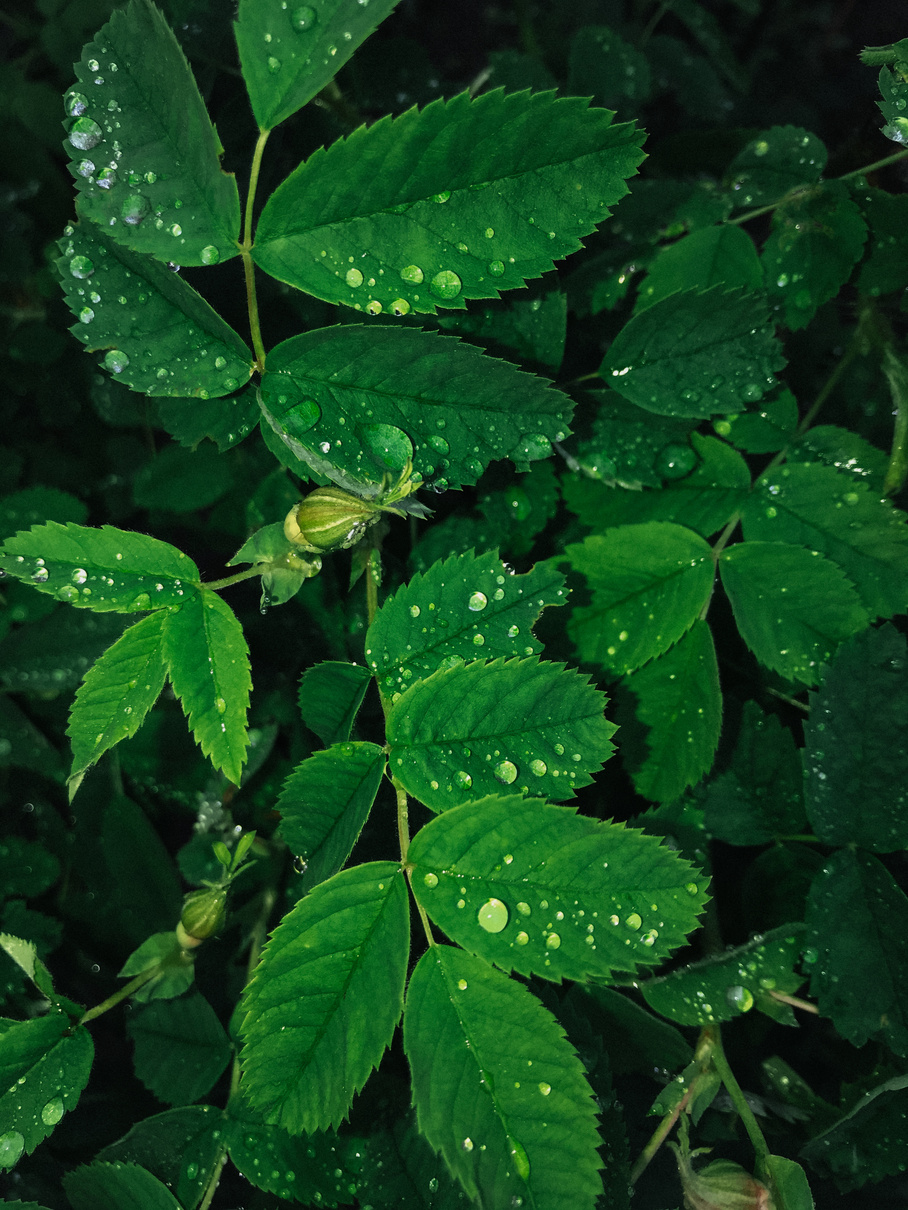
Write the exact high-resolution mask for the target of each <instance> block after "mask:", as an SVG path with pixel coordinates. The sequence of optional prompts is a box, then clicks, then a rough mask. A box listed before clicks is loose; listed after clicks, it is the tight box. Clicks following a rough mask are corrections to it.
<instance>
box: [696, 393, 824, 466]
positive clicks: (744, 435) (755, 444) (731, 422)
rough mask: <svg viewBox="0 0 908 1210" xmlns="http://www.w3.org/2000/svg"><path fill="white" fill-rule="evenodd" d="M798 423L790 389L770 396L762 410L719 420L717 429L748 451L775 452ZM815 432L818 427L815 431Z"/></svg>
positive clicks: (734, 443) (795, 406) (737, 446)
mask: <svg viewBox="0 0 908 1210" xmlns="http://www.w3.org/2000/svg"><path fill="white" fill-rule="evenodd" d="M797 425H798V403H797V400H796V399H795V397H794V395H792V393H791V391H783V392H782V393H781V395H779V396H778V398H777V399H769V400H767V401H766V403H765V404H764V406H763V407H762V408H761V409H760V411H759V412H743V413H741V414H740V415H738V416H730V417H729V418H728V419H727V420H717V421H716V422H715V424H714V426H713V427H714V428H715V430H716V432H717V433H718V434H719V435H720V436H721V437H726V438H727V439H728V440H729V441H730V442H731V444H732V445H733V446H735V447H736V448H737V449H739V450H745V451H746V452H747V453H748V454H774V453H775V452H776V450H780V449H782V447H783V446H786V445H788V443H789V442H790V441H791V440H792V438H793V437H794V435H795V429H796V428H797ZM812 431H813V432H816V430H815V429H814V430H812Z"/></svg>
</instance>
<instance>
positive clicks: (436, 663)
mask: <svg viewBox="0 0 908 1210" xmlns="http://www.w3.org/2000/svg"><path fill="white" fill-rule="evenodd" d="M565 596H566V593H565V591H564V576H562V575H561V574H560V572H558V571H556V570H555V569H554V568H553V567H551V566H550V565H548V564H545V563H540V564H537V565H536V566H535V567H533V568H531V570H530V571H529V572H527V573H526V575H522V576H515V575H514V573H513V571H512V570H511V569H510V568H508V567H506V566H505V564H504V563H502V562H501V560H500V559H499V558H498V554H497V552H496V551H489V552H487V553H485V554H480V555H477V554H474V553H473V551H472V550H470V551H467V552H466V553H465V554H462V555H452V556H451V557H450V558H449V559H445V560H444V561H442V562H438V563H434V564H433V565H432V566H431V567H430V568H429V570H428V571H426V572H425V573H424V574H417V575H415V576H413V578H412V579H411V580H410V582H409V584H407V585H406V586H405V587H403V588H401V589H399V590H398V591H397V592H396V593H395V594H394V596H393V597H391V598H390V600H388V601H386V602H385V604H384V605H383V606H382V607H381V609H380V610H379V611H378V613H377V614H376V616H375V621H374V622H373V623H372V625H371V626H370V627H369V631H368V633H367V635H366V659H367V661H368V664H369V667H370V668H371V669H372V671H373V672H374V674H375V677H376V679H377V680H378V683H379V687H380V688H381V690H382V692H383V693H384V694H385V695H386V696H388V697H390V696H391V695H392V694H393V693H395V692H402V691H403V690H405V689H406V688H407V685H408V682H410V681H412V680H414V679H421V678H423V677H426V676H429V675H430V674H431V673H433V672H434V671H435V670H436V669H437V668H439V667H446V668H447V667H450V666H451V665H452V664H454V663H462V662H464V661H468V660H474V659H476V657H477V655H482V656H484V657H486V658H489V659H494V658H496V657H498V656H515V655H538V654H539V653H540V652H541V651H542V644H541V643H539V642H538V640H537V639H535V638H534V637H533V633H532V628H533V626H534V624H535V623H536V621H537V620H538V618H539V614H540V612H541V610H542V609H543V608H544V606H546V605H560V604H562V603H563V600H564V598H565Z"/></svg>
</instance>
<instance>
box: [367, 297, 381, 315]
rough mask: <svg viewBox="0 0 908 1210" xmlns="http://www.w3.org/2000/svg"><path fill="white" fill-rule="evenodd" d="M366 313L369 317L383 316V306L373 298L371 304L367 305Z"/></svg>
mask: <svg viewBox="0 0 908 1210" xmlns="http://www.w3.org/2000/svg"><path fill="white" fill-rule="evenodd" d="M366 312H367V314H369V315H381V313H382V305H381V303H380V302H379V301H378V299H377V298H373V299H372V300H371V302H367V303H366Z"/></svg>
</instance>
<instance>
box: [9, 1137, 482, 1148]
mask: <svg viewBox="0 0 908 1210" xmlns="http://www.w3.org/2000/svg"><path fill="white" fill-rule="evenodd" d="M19 1137H20V1138H21V1137H22V1136H21V1135H20V1136H19ZM2 1141H3V1140H2V1139H0V1143H2ZM23 1145H24V1140H23ZM460 1146H461V1148H462V1149H463V1150H464V1151H472V1150H473V1140H472V1139H464V1141H463V1142H462V1143H461V1144H460Z"/></svg>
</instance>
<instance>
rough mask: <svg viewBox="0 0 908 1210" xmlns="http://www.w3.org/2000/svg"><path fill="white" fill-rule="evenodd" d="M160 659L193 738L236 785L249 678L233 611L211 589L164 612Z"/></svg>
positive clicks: (244, 737) (243, 743)
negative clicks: (162, 658) (165, 617)
mask: <svg viewBox="0 0 908 1210" xmlns="http://www.w3.org/2000/svg"><path fill="white" fill-rule="evenodd" d="M164 659H165V661H166V663H167V674H168V676H169V677H170V681H171V684H172V685H173V691H174V693H175V694H176V695H177V697H178V698H179V699H180V703H181V705H182V707H183V711H184V713H185V714H186V717H187V719H188V720H189V727H190V730H191V731H192V732H193V734H194V735H195V738H196V742H197V743H198V744H199V745H200V746H201V748H202V751H203V752H204V753H205V755H206V756H210V757H211V761H212V764H213V765H214V767H215V768H216V769H221V770H223V772H224V774H225V775H226V776H227V777H228V778H229V779H230V780H231V781H232V782H234V784H235V785H239V782H240V776H241V772H242V768H243V764H244V762H245V759H246V747H247V744H248V742H249V739H248V734H247V731H246V710H247V708H248V705H249V691H250V689H251V688H252V679H251V677H250V674H249V651H248V647H247V646H246V639H245V637H244V635H243V628H242V626H241V625H240V623H239V622H238V621H237V617H236V614H235V613H234V612H233V610H232V609H231V608H230V606H229V605H228V604H227V603H226V602H225V601H222V600H221V598H220V597H219V596H217V595H216V594H215V593H213V592H203V593H198V594H194V595H193V596H192V597H191V598H190V599H189V600H188V601H185V602H184V603H183V605H182V607H181V608H180V609H177V610H173V611H171V612H169V613H168V614H167V621H166V625H165V627H164Z"/></svg>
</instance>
